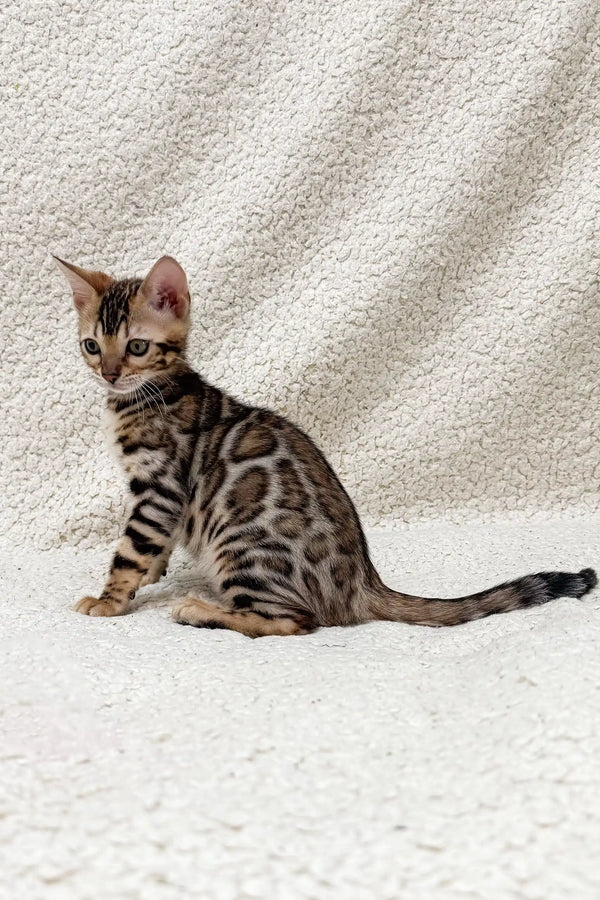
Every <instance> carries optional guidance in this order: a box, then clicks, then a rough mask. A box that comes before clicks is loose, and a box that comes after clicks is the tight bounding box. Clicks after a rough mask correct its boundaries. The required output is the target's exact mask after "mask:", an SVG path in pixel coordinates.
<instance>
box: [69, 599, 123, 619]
mask: <svg viewBox="0 0 600 900" xmlns="http://www.w3.org/2000/svg"><path fill="white" fill-rule="evenodd" d="M75 611H76V612H79V613H83V615H84V616H120V615H121V614H122V613H123V612H124V610H123V608H122V606H120V605H119V604H118V603H115V602H114V601H113V600H98V598H97V597H83V598H82V599H81V600H80V601H79V603H78V604H77V606H76V607H75Z"/></svg>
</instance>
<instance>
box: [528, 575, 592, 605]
mask: <svg viewBox="0 0 600 900" xmlns="http://www.w3.org/2000/svg"><path fill="white" fill-rule="evenodd" d="M540 577H541V578H543V579H544V582H545V583H546V587H547V589H548V591H549V594H550V596H549V598H548V599H549V600H553V599H554V598H555V597H583V595H584V594H587V593H588V591H591V590H592V588H595V587H596V585H597V584H598V576H597V575H596V573H595V572H594V570H593V569H582V570H581V572H540Z"/></svg>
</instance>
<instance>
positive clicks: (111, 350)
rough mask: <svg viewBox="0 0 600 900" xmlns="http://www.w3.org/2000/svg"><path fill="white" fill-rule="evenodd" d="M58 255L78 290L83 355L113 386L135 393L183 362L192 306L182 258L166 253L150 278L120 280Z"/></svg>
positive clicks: (114, 389) (75, 296) (116, 390)
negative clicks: (181, 264) (179, 362)
mask: <svg viewBox="0 0 600 900" xmlns="http://www.w3.org/2000/svg"><path fill="white" fill-rule="evenodd" d="M54 259H55V260H56V262H57V263H58V266H59V268H60V269H61V271H62V272H63V274H64V275H65V276H66V278H67V280H68V282H69V284H70V285H71V288H72V290H73V300H74V302H75V308H76V310H77V313H78V315H79V345H80V347H81V352H82V354H83V358H84V359H85V361H86V363H87V364H88V366H89V367H90V368H91V369H92V371H93V373H94V375H95V376H96V377H97V378H98V379H99V380H100V381H102V383H103V384H105V385H106V386H108V388H109V390H111V391H112V392H114V393H117V394H126V393H129V392H130V391H133V390H135V389H136V388H138V387H140V385H142V384H143V383H144V382H145V381H148V380H150V379H151V378H152V377H155V376H157V375H159V374H160V373H168V371H169V369H171V368H172V367H173V366H174V365H176V364H177V362H178V360H179V359H180V357H181V355H182V354H183V352H184V350H185V343H186V339H187V334H188V330H189V309H190V295H189V291H188V285H187V279H186V277H185V272H184V271H183V269H182V268H181V266H180V265H179V263H178V262H176V261H175V260H174V259H172V258H171V257H170V256H163V257H162V258H161V259H159V260H158V262H157V263H155V265H154V266H153V267H152V269H151V270H150V272H149V274H148V275H147V276H146V278H144V279H141V278H126V279H122V280H116V279H114V278H111V277H110V276H109V275H105V274H104V273H103V272H89V271H87V270H86V269H80V268H79V267H78V266H74V265H72V264H71V263H66V262H64V261H63V260H62V259H58V257H56V256H55V257H54Z"/></svg>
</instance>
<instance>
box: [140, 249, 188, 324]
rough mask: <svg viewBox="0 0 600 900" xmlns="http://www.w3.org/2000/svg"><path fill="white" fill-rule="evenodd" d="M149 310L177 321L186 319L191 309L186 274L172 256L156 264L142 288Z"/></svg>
mask: <svg viewBox="0 0 600 900" xmlns="http://www.w3.org/2000/svg"><path fill="white" fill-rule="evenodd" d="M139 292H140V294H143V296H144V297H145V298H146V300H147V301H148V307H149V309H151V310H153V311H154V312H158V313H161V314H164V315H166V316H174V317H175V318H176V319H185V317H186V316H187V314H188V312H189V309H190V294H189V291H188V283H187V278H186V277H185V272H184V271H183V269H182V268H181V266H180V265H179V263H178V262H177V260H175V259H173V257H172V256H162V257H161V258H160V259H159V260H158V262H156V263H154V265H153V266H152V268H151V269H150V272H149V273H148V275H147V276H146V278H145V279H144V281H143V283H142V286H141V287H140V291H139Z"/></svg>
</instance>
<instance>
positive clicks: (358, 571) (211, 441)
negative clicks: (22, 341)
mask: <svg viewBox="0 0 600 900" xmlns="http://www.w3.org/2000/svg"><path fill="white" fill-rule="evenodd" d="M58 263H59V265H60V267H61V269H62V271H63V272H64V274H65V275H66V276H67V278H68V280H69V282H70V284H71V287H72V289H73V295H74V300H75V305H76V308H77V310H78V313H79V331H80V340H81V346H82V352H83V355H84V358H85V361H86V362H87V363H88V365H89V366H90V368H91V369H92V371H93V373H94V374H95V375H96V377H97V378H99V379H104V381H105V382H108V383H109V393H108V401H107V412H108V417H109V423H110V430H111V433H112V436H113V441H114V444H115V448H116V450H117V452H118V454H119V455H120V458H121V461H122V465H123V467H124V469H125V472H126V474H127V477H128V479H129V488H130V510H129V516H128V520H127V524H126V526H125V528H124V531H123V536H122V538H121V540H120V541H119V544H118V547H117V550H116V552H115V555H114V558H113V561H112V565H111V569H110V573H109V575H108V579H107V582H106V584H105V587H104V590H103V591H102V593H101V595H100V597H98V598H95V597H85V598H84V599H83V600H81V601H80V602H79V604H78V606H77V609H78V610H79V611H80V612H82V613H87V614H88V615H92V616H112V615H119V614H122V613H124V612H125V611H126V610H127V606H128V604H129V602H130V601H131V600H132V599H133V597H134V595H135V593H136V591H137V590H138V589H139V588H140V587H142V586H143V585H145V584H150V583H152V582H155V581H157V580H158V579H159V578H160V577H161V576H162V575H163V574H164V572H165V571H166V568H167V565H168V561H169V556H170V554H171V551H172V550H173V547H174V546H175V545H176V544H177V543H181V544H183V545H185V546H186V547H187V549H188V550H189V552H190V553H191V554H192V556H193V557H194V558H195V560H196V561H197V563H198V565H199V568H200V569H201V571H202V574H203V576H204V581H205V584H206V587H205V589H203V592H202V593H196V594H195V595H194V596H191V597H187V598H185V599H183V600H182V601H181V602H180V603H179V604H178V605H177V607H176V609H175V612H174V618H175V620H176V621H178V622H180V623H182V624H187V625H194V626H198V627H203V628H225V629H232V630H235V631H239V632H242V633H243V634H246V635H249V636H250V637H260V636H264V635H273V634H279V635H289V634H304V633H306V632H309V631H312V630H313V629H315V628H317V627H319V626H328V625H356V624H358V623H361V622H368V621H370V620H373V619H388V620H394V621H402V622H409V623H412V624H419V625H456V624H459V623H462V622H468V621H471V620H472V619H477V618H481V617H482V616H487V615H491V614H492V613H497V612H507V611H509V610H515V609H523V608H526V607H530V606H535V605H538V604H541V603H546V602H547V601H548V600H552V599H553V598H555V597H558V596H570V597H581V596H583V595H584V594H585V593H587V592H588V591H589V590H591V589H592V588H593V587H594V586H595V584H596V582H597V579H596V574H595V572H594V571H593V570H592V569H583V570H582V571H581V572H579V573H577V574H572V573H568V572H545V573H540V574H537V575H528V576H526V577H524V578H520V579H517V580H516V581H513V582H510V583H507V584H503V585H500V586H499V587H495V588H492V589H490V590H487V591H483V592H481V593H478V594H473V595H471V596H468V597H461V598H458V599H456V600H436V599H425V598H423V597H412V596H409V595H406V594H401V593H398V592H396V591H392V590H390V589H389V588H387V587H386V586H385V585H384V584H383V583H382V581H381V579H380V578H379V576H378V574H377V572H376V571H375V569H374V567H373V564H372V563H371V560H370V558H369V553H368V550H367V544H366V541H365V537H364V534H363V531H362V528H361V525H360V522H359V519H358V516H357V513H356V510H355V508H354V506H353V504H352V502H351V500H350V498H349V497H348V495H347V493H346V491H345V490H344V488H343V487H342V485H341V484H340V482H339V480H338V478H337V476H336V475H335V473H334V472H333V470H332V469H331V467H330V465H329V464H328V462H327V460H326V459H325V457H324V456H323V454H322V453H321V452H320V451H319V449H318V448H317V447H316V446H315V445H314V443H313V442H312V441H311V440H310V438H309V437H308V436H307V435H306V434H304V432H302V431H301V430H300V429H299V428H297V427H296V426H295V425H293V424H292V423H291V422H289V421H287V420H286V419H285V418H283V417H282V416H279V415H277V414H276V413H274V412H271V411H269V410H267V409H257V408H255V407H252V406H249V405H247V404H245V403H241V402H239V401H238V400H236V399H234V398H233V397H230V396H228V395H227V394H225V393H224V392H222V391H220V390H218V389H217V388H216V387H213V386H212V385H210V384H208V383H207V382H206V381H204V379H203V378H201V376H200V375H198V374H197V373H196V372H195V371H194V370H193V369H192V368H191V367H190V365H189V363H188V362H187V360H186V357H185V345H186V339H187V334H188V328H189V292H188V287H187V281H186V277H185V274H184V272H183V270H182V269H181V267H180V266H179V265H178V263H176V262H175V260H173V259H171V258H169V257H163V258H162V259H161V260H159V261H158V263H156V265H155V266H154V267H153V269H152V270H151V272H150V273H149V275H148V276H147V277H146V278H145V279H144V280H143V281H142V280H140V279H124V280H120V281H117V280H114V279H112V278H110V277H109V276H107V275H104V274H103V273H101V272H89V271H86V270H84V269H80V268H78V267H76V266H72V265H71V264H69V263H65V262H63V261H62V260H58ZM132 340H137V341H138V342H139V341H142V342H143V344H144V345H145V343H146V342H147V349H146V350H145V352H144V353H143V354H142V355H136V354H135V353H134V352H133V349H132V348H135V347H136V345H135V344H133V345H132V344H131V341H132ZM90 342H91V343H90ZM96 346H97V348H98V350H97V352H96V351H95V349H94V348H95V347H96ZM137 346H138V347H139V345H137ZM89 348H92V350H91V351H90V349H89Z"/></svg>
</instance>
